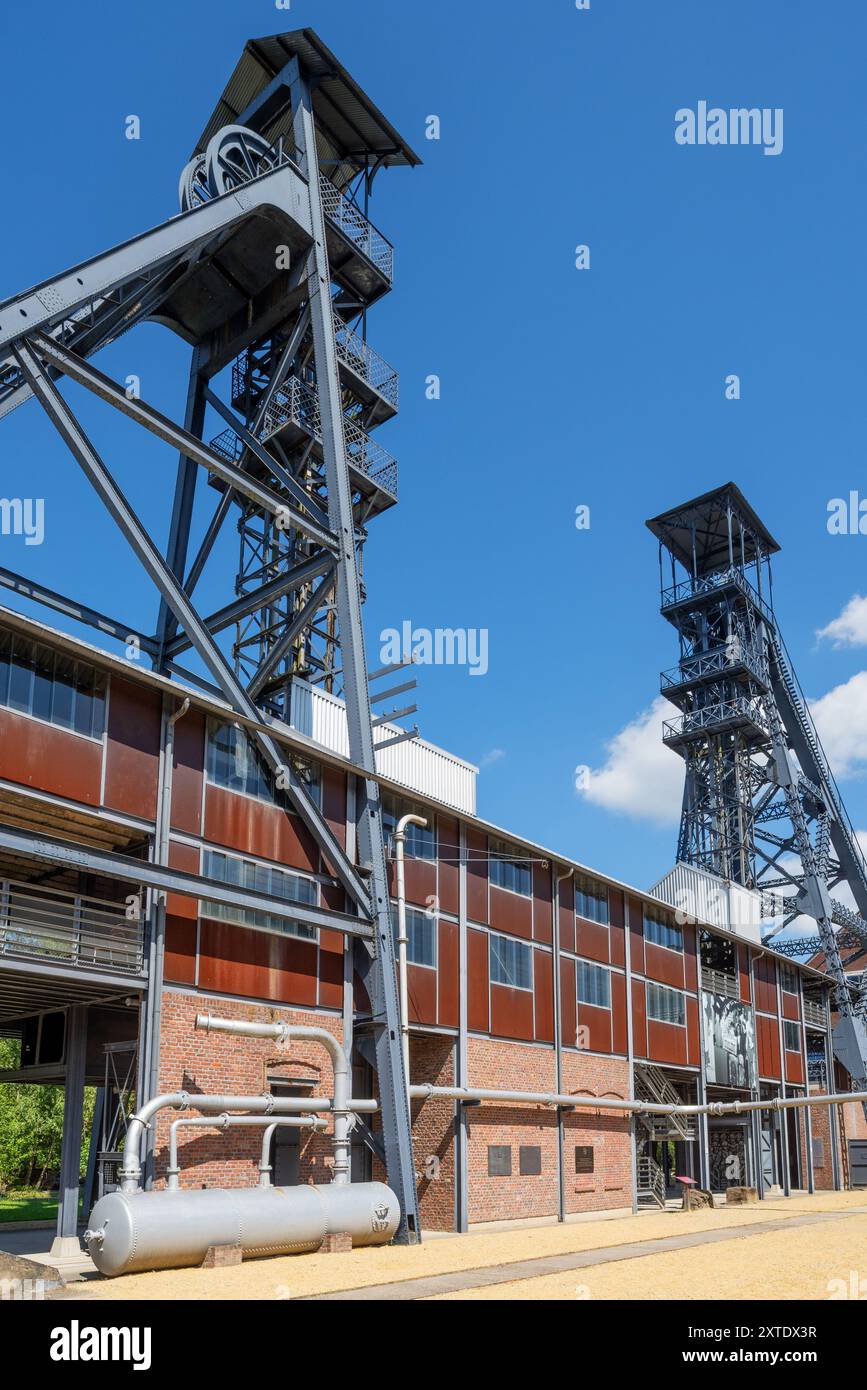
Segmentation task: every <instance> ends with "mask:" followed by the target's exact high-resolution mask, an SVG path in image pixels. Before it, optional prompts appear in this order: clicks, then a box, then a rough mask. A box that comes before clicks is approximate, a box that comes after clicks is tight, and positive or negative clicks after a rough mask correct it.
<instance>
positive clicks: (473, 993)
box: [467, 930, 489, 1033]
mask: <svg viewBox="0 0 867 1390" xmlns="http://www.w3.org/2000/svg"><path fill="white" fill-rule="evenodd" d="M488 1021H489V1020H488V938H487V935H486V933H485V932H482V931H472V930H469V931H468V932H467V1026H468V1027H469V1028H471V1029H472V1031H473V1032H474V1033H487V1031H488Z"/></svg>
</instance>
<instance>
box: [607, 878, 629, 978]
mask: <svg viewBox="0 0 867 1390" xmlns="http://www.w3.org/2000/svg"><path fill="white" fill-rule="evenodd" d="M608 916H609V921H610V927H609V941H610V944H611V964H612V965H625V964H626V915H625V909H624V905H623V894H622V893H621V892H620V890H619V889H618V888H611V889H609V891H608Z"/></svg>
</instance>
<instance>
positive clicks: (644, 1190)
mask: <svg viewBox="0 0 867 1390" xmlns="http://www.w3.org/2000/svg"><path fill="white" fill-rule="evenodd" d="M638 1205H639V1206H640V1207H641V1206H643V1207H658V1208H659V1209H660V1211H665V1176H664V1174H663V1171H662V1169H661V1168H660V1166H659V1164H658V1163H657V1161H656V1159H655V1158H651V1156H650V1154H639V1155H638Z"/></svg>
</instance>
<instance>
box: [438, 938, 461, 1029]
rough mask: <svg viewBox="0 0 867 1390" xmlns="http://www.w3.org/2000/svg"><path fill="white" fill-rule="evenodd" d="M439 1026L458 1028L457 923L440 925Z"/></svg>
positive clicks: (458, 964) (458, 939) (458, 969)
mask: <svg viewBox="0 0 867 1390" xmlns="http://www.w3.org/2000/svg"><path fill="white" fill-rule="evenodd" d="M438 935H439V960H438V962H437V964H438V967H439V1020H438V1022H439V1024H440V1027H441V1028H457V1026H458V1022H459V1018H458V1007H459V1000H458V988H459V983H458V982H459V971H460V960H459V948H460V933H459V931H458V927H457V924H456V923H455V922H443V921H441V922H440V923H439V928H438Z"/></svg>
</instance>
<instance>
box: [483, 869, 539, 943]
mask: <svg viewBox="0 0 867 1390" xmlns="http://www.w3.org/2000/svg"><path fill="white" fill-rule="evenodd" d="M491 926H492V928H493V929H494V931H502V932H508V934H509V935H510V936H523V937H525V938H526V939H527V940H529V939H530V937H531V936H532V935H533V901H532V899H531V898H522V897H521V895H520V894H519V893H510V892H509V890H508V888H497V887H496V885H495V884H493V883H492V884H491Z"/></svg>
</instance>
